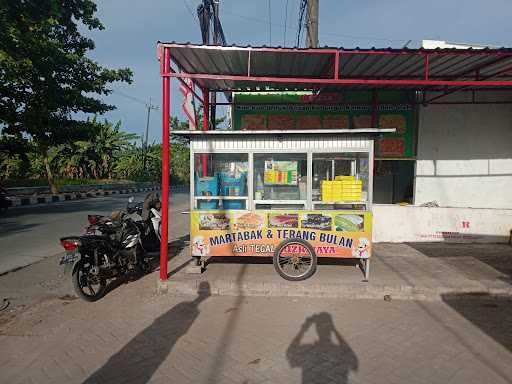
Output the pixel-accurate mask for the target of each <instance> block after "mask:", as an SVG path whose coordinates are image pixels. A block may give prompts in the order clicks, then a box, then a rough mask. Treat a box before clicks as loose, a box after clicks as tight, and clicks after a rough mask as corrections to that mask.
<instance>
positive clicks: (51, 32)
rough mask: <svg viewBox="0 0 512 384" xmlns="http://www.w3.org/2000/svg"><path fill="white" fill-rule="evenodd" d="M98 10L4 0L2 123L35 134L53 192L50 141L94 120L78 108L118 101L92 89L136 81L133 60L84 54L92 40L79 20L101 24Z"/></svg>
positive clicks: (70, 2)
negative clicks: (129, 63)
mask: <svg viewBox="0 0 512 384" xmlns="http://www.w3.org/2000/svg"><path fill="white" fill-rule="evenodd" d="M95 12H96V4H94V2H93V1H91V0H66V1H62V0H24V1H19V0H0V25H2V28H0V124H2V125H3V127H4V128H3V133H4V134H7V135H12V136H17V137H20V135H22V136H23V137H24V138H31V139H32V142H33V143H34V145H35V147H36V150H37V152H38V153H39V154H40V155H41V156H42V158H43V162H44V165H45V169H46V175H47V178H48V183H49V184H50V187H51V190H52V192H53V193H56V192H57V190H56V187H55V185H54V182H53V173H52V169H51V167H50V161H49V151H50V150H51V148H52V147H55V146H58V145H60V144H65V143H69V142H70V141H74V140H76V138H77V137H79V136H80V135H81V134H82V133H83V132H84V130H88V129H92V128H93V127H94V122H93V121H91V120H85V121H84V120H79V119H78V118H77V113H79V112H82V113H85V114H103V113H105V112H107V111H109V110H112V109H114V108H115V107H114V106H112V105H108V104H106V103H104V102H103V101H102V100H100V99H98V98H95V97H94V95H108V94H109V93H110V92H111V91H110V90H109V89H108V84H110V83H112V82H115V81H122V82H131V77H132V72H131V71H130V70H129V69H128V68H123V69H117V70H113V69H106V68H103V67H101V66H100V65H99V64H98V63H97V62H95V61H93V60H91V59H90V58H88V57H87V56H86V54H87V53H88V51H90V50H92V49H94V42H93V41H92V40H91V39H89V38H87V37H85V36H82V34H81V33H80V31H79V28H80V26H84V27H86V28H88V29H89V30H93V29H98V30H102V29H103V28H104V27H103V25H102V24H101V22H100V21H99V19H98V18H96V17H95Z"/></svg>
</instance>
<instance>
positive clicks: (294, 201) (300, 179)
mask: <svg viewBox="0 0 512 384" xmlns="http://www.w3.org/2000/svg"><path fill="white" fill-rule="evenodd" d="M253 185H254V193H253V199H254V205H255V208H256V209H269V208H270V207H271V206H272V207H273V208H279V207H282V208H299V209H300V208H302V209H303V208H305V206H306V203H307V154H306V153H280V154H273V153H255V154H254V172H253Z"/></svg>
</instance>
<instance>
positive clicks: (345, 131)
mask: <svg viewBox="0 0 512 384" xmlns="http://www.w3.org/2000/svg"><path fill="white" fill-rule="evenodd" d="M395 131H396V129H395V128H357V129H290V130H281V129H273V130H239V131H233V130H220V129H219V130H214V131H197V130H196V131H171V134H173V135H178V136H188V137H192V136H196V137H197V136H247V135H260V136H261V135H266V136H274V135H297V134H300V135H330V136H332V135H336V134H373V135H376V134H380V133H393V132H395Z"/></svg>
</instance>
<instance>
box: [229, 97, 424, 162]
mask: <svg viewBox="0 0 512 384" xmlns="http://www.w3.org/2000/svg"><path fill="white" fill-rule="evenodd" d="M372 97H373V95H372V93H371V92H352V93H323V94H320V95H314V94H312V93H310V92H282V93H276V92H270V93H238V94H235V95H234V102H235V105H234V108H233V116H232V118H233V126H234V129H235V130H240V129H242V130H245V129H248V130H267V129H268V130H271V129H285V130H287V129H354V128H396V132H395V133H386V134H383V135H382V137H381V138H379V139H377V140H376V145H375V156H376V157H380V158H411V157H414V134H415V126H416V117H415V116H416V114H415V109H414V106H413V104H412V103H410V102H409V99H410V95H409V94H407V93H403V92H379V96H378V98H379V104H378V107H377V116H376V117H377V120H376V125H377V127H372ZM283 103H284V104H283ZM286 103H289V104H286ZM315 103H318V104H315ZM320 103H322V104H320Z"/></svg>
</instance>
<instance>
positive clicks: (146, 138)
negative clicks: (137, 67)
mask: <svg viewBox="0 0 512 384" xmlns="http://www.w3.org/2000/svg"><path fill="white" fill-rule="evenodd" d="M146 108H147V109H148V115H147V119H146V131H145V133H144V143H143V146H142V151H143V160H142V162H143V169H144V170H145V169H146V157H147V151H148V135H149V116H150V115H151V110H152V109H155V110H156V109H158V107H157V106H156V105H153V104H151V97H150V98H149V103H148V104H146Z"/></svg>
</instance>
